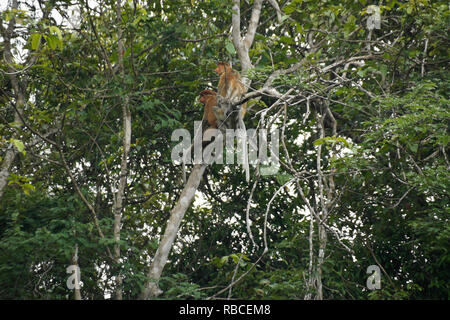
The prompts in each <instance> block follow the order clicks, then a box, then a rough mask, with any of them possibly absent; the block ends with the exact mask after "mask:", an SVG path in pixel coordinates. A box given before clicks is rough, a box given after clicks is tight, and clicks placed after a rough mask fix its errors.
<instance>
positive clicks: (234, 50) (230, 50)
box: [225, 41, 236, 54]
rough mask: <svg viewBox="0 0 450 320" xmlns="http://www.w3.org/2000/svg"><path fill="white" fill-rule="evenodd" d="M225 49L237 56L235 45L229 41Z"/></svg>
mask: <svg viewBox="0 0 450 320" xmlns="http://www.w3.org/2000/svg"><path fill="white" fill-rule="evenodd" d="M225 49H227V51H228V52H229V53H230V54H235V53H236V49H235V48H234V45H233V44H232V43H231V42H230V41H228V42H227V44H226V45H225Z"/></svg>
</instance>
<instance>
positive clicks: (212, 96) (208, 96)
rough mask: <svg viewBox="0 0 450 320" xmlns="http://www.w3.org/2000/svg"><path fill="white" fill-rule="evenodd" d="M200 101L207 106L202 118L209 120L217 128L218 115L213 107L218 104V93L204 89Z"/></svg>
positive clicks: (211, 125) (210, 124) (212, 126)
mask: <svg viewBox="0 0 450 320" xmlns="http://www.w3.org/2000/svg"><path fill="white" fill-rule="evenodd" d="M198 101H200V102H201V103H203V105H204V106H205V110H204V112H203V119H202V120H206V121H208V124H209V126H210V127H211V128H216V129H217V117H216V115H215V113H214V110H213V107H215V106H217V93H216V92H214V91H212V90H208V89H206V90H203V91H201V92H200V99H199V100H198Z"/></svg>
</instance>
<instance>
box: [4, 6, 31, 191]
mask: <svg viewBox="0 0 450 320" xmlns="http://www.w3.org/2000/svg"><path fill="white" fill-rule="evenodd" d="M18 6H19V4H18V1H17V0H14V1H12V3H11V9H12V10H14V9H17V8H18ZM14 26H15V18H14V17H13V18H12V19H11V20H10V21H9V23H8V27H7V29H5V28H3V21H2V20H1V19H0V28H1V29H0V31H1V35H2V37H3V40H4V43H3V46H4V49H3V56H4V59H5V62H6V64H7V65H8V76H9V79H10V81H11V85H12V88H13V91H14V99H15V105H16V111H15V112H14V122H15V123H17V126H18V127H19V128H20V127H22V125H23V123H22V120H21V117H20V116H19V114H18V112H22V110H23V106H24V104H25V93H24V92H23V88H21V86H20V85H19V79H18V78H17V74H16V70H14V68H13V67H12V66H13V65H15V61H14V58H13V55H12V51H11V37H12V33H13V29H14ZM24 87H26V86H24ZM11 103H12V102H11ZM13 138H15V135H13ZM16 155H17V150H16V149H15V147H14V146H11V147H10V148H9V149H8V150H7V151H6V154H5V156H4V159H3V163H2V165H1V169H0V199H1V198H2V196H3V193H4V191H5V187H6V186H7V184H8V178H9V175H10V170H11V167H12V163H13V162H14V159H15V157H16Z"/></svg>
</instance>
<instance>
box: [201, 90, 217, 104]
mask: <svg viewBox="0 0 450 320" xmlns="http://www.w3.org/2000/svg"><path fill="white" fill-rule="evenodd" d="M199 95H200V99H198V101H200V102H201V103H203V104H205V103H206V101H207V100H208V99H209V98H210V97H212V96H216V95H217V93H216V92H214V91H212V90H209V89H205V90H203V91H201V92H200V93H199Z"/></svg>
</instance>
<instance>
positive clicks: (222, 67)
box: [214, 62, 230, 76]
mask: <svg viewBox="0 0 450 320" xmlns="http://www.w3.org/2000/svg"><path fill="white" fill-rule="evenodd" d="M229 69H230V65H229V64H228V63H227V62H219V63H218V64H217V68H216V69H214V72H215V73H217V74H218V75H219V76H220V75H221V74H222V73H224V72H225V71H228V70H229Z"/></svg>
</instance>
